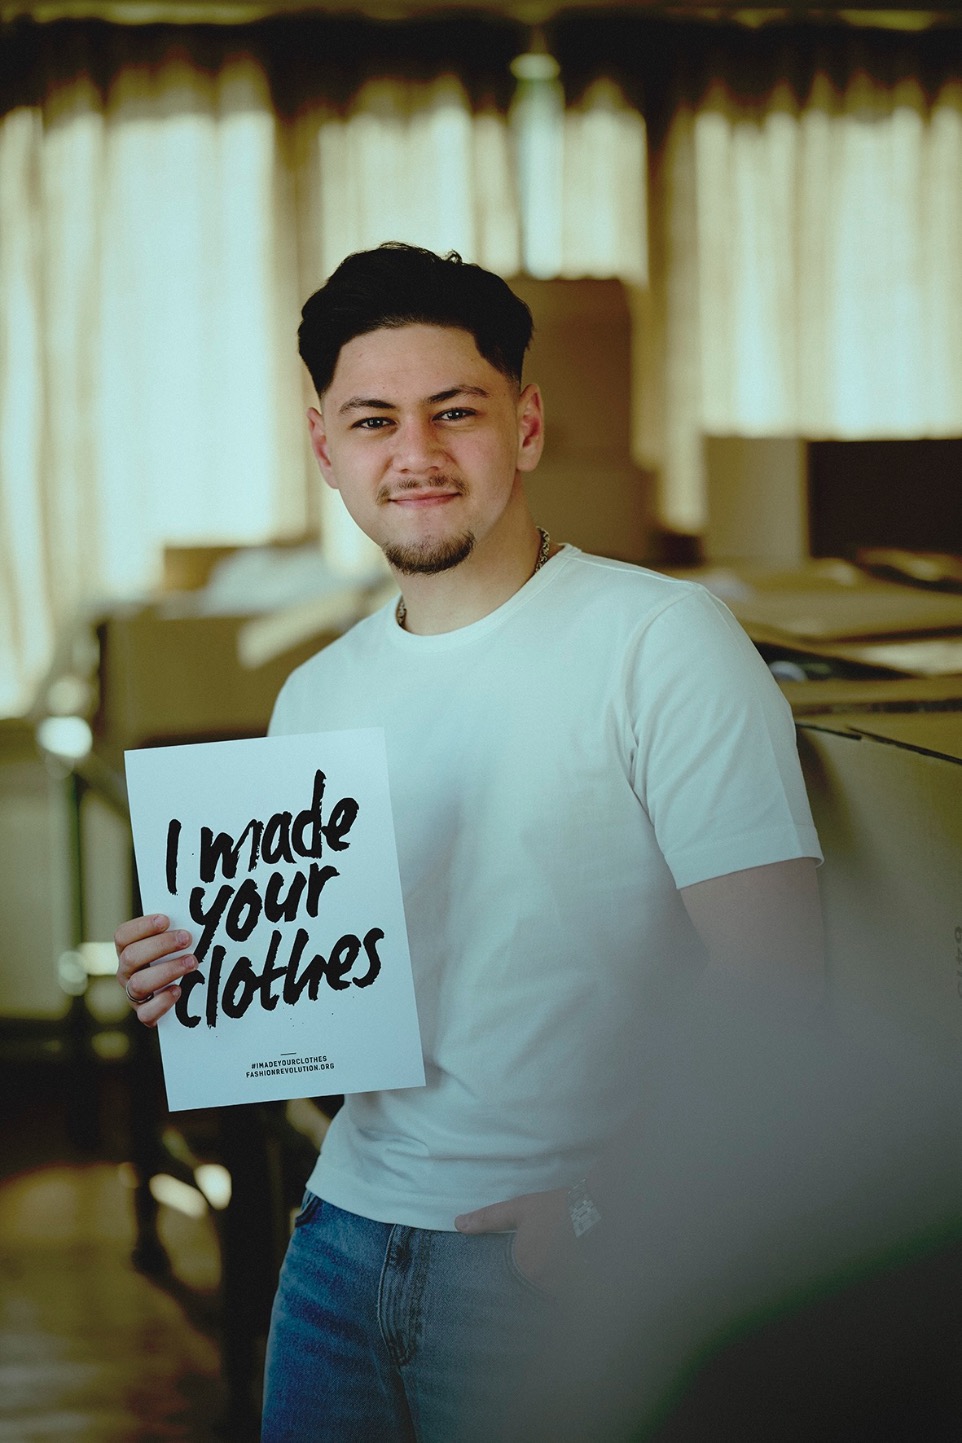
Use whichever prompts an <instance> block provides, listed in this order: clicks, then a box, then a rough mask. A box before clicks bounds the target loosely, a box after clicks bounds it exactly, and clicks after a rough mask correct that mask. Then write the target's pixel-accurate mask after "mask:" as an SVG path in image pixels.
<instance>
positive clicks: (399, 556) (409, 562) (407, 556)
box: [382, 531, 474, 576]
mask: <svg viewBox="0 0 962 1443" xmlns="http://www.w3.org/2000/svg"><path fill="white" fill-rule="evenodd" d="M382 550H383V551H384V555H385V557H386V559H387V562H388V564H389V565H390V566H392V567H393V568H394V570H395V571H399V572H400V573H401V575H402V576H436V575H437V574H438V572H441V571H450V570H451V569H452V567H454V566H460V565H461V562H462V561H467V559H468V557H469V556H470V555H471V552H472V551H473V550H474V534H473V533H472V532H470V531H465V532H463V533H462V534H461V535H460V536H452V537H451V538H450V539H449V540H447V541H432V542H427V541H425V542H421V543H420V544H419V545H415V546H400V545H391V544H390V543H389V544H388V545H387V546H384V547H383V548H382Z"/></svg>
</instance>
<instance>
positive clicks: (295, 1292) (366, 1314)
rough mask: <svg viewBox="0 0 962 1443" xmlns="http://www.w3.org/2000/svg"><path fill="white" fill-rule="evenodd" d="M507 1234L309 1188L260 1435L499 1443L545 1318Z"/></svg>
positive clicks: (266, 1439)
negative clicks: (460, 1227)
mask: <svg viewBox="0 0 962 1443" xmlns="http://www.w3.org/2000/svg"><path fill="white" fill-rule="evenodd" d="M513 1241H514V1238H513V1234H510V1233H486V1234H480V1235H475V1236H472V1237H466V1236H462V1234H460V1233H456V1232H450V1233H449V1232H435V1231H430V1230H427V1229H423V1228H410V1227H402V1226H392V1225H391V1224H390V1223H377V1222H371V1221H370V1220H369V1219H367V1218H360V1217H355V1216H354V1214H353V1213H346V1212H343V1211H342V1210H341V1209H340V1208H336V1207H333V1206H332V1205H331V1204H330V1203H325V1202H322V1201H321V1200H320V1198H317V1197H315V1196H314V1195H313V1194H312V1193H308V1194H307V1196H306V1198H305V1201H304V1206H303V1208H302V1210H301V1212H300V1214H299V1216H298V1218H297V1219H296V1222H295V1226H294V1235H293V1237H292V1238H291V1242H290V1246H289V1248H288V1251H287V1257H286V1259H285V1261H284V1267H283V1269H282V1270H281V1278H280V1284H279V1286H278V1290H277V1297H276V1299H275V1302H274V1312H273V1317H272V1320H271V1331H270V1337H269V1340H268V1347H267V1371H266V1380H265V1396H264V1424H263V1433H262V1443H492V1440H495V1439H498V1438H499V1437H501V1436H503V1435H504V1434H505V1433H506V1431H507V1429H506V1423H505V1422H503V1421H502V1420H507V1418H508V1417H509V1415H510V1410H511V1402H512V1396H513V1394H514V1391H515V1388H516V1386H517V1385H518V1384H519V1383H520V1382H521V1380H522V1379H523V1377H524V1374H525V1371H526V1367H527V1364H528V1361H529V1359H530V1358H531V1356H532V1354H533V1353H534V1352H535V1351H536V1349H537V1347H538V1345H539V1343H540V1342H541V1339H542V1337H543V1334H544V1330H545V1328H546V1327H547V1324H548V1321H549V1319H550V1316H551V1303H550V1299H549V1298H548V1297H547V1295H546V1294H544V1293H543V1292H541V1291H540V1290H539V1289H538V1288H537V1287H536V1286H535V1285H534V1284H533V1283H530V1282H529V1281H528V1280H527V1279H526V1278H525V1277H524V1276H523V1275H522V1274H521V1273H520V1272H519V1271H518V1269H517V1267H516V1266H515V1263H514V1260H513V1256H512V1244H513Z"/></svg>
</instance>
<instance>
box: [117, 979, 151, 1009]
mask: <svg viewBox="0 0 962 1443" xmlns="http://www.w3.org/2000/svg"><path fill="white" fill-rule="evenodd" d="M124 991H125V992H126V994H127V1001H128V1002H129V1003H130V1004H131V1005H132V1006H133V1007H140V1005H141V1004H142V1003H144V1002H150V1001H151V999H152V998H153V997H154V996H155V995H156V994H155V993H153V992H148V994H147V996H146V997H135V996H134V994H133V993H132V992H131V990H130V983H129V982H125V983H124Z"/></svg>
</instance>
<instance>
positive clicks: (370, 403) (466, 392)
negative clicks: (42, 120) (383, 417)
mask: <svg viewBox="0 0 962 1443" xmlns="http://www.w3.org/2000/svg"><path fill="white" fill-rule="evenodd" d="M489 395H490V392H488V391H486V390H485V389H484V387H483V386H450V387H449V388H448V389H447V390H446V391H435V393H434V395H433V396H426V397H425V400H426V402H427V404H428V405H429V406H438V405H440V404H441V402H442V401H453V400H454V398H455V396H479V397H480V398H481V399H482V400H485V401H486V400H487V399H488V397H489ZM366 410H371V411H396V410H397V406H396V405H395V404H394V402H393V401H383V400H381V399H380V398H379V397H377V396H351V397H350V399H349V400H347V401H345V402H344V404H343V405H342V406H339V407H338V410H337V414H338V415H339V416H345V415H347V413H348V412H349V411H366Z"/></svg>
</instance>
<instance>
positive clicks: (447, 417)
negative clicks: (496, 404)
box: [437, 406, 478, 421]
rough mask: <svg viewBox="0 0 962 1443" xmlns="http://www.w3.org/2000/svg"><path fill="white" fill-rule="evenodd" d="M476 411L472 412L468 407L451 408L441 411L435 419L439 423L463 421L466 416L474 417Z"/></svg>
mask: <svg viewBox="0 0 962 1443" xmlns="http://www.w3.org/2000/svg"><path fill="white" fill-rule="evenodd" d="M477 414H478V413H477V411H472V410H471V409H470V407H468V406H451V407H449V409H448V410H447V411H441V412H440V414H439V415H438V417H437V420H439V421H463V420H465V419H466V417H468V416H476V415H477Z"/></svg>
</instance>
